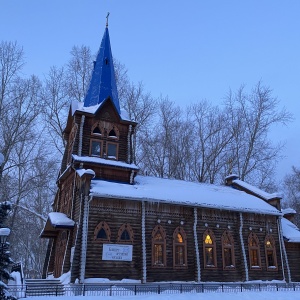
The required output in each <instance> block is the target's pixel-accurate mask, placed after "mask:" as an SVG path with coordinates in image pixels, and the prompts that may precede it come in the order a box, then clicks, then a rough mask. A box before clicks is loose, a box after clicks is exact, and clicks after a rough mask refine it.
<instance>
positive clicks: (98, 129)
mask: <svg viewBox="0 0 300 300" xmlns="http://www.w3.org/2000/svg"><path fill="white" fill-rule="evenodd" d="M93 134H97V135H101V130H100V128H99V127H98V126H96V127H95V128H94V130H93Z"/></svg>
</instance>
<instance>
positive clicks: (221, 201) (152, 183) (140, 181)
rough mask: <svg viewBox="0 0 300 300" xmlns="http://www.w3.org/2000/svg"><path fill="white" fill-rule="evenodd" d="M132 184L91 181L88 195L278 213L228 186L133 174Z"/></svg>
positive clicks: (278, 213) (260, 200) (261, 201)
mask: <svg viewBox="0 0 300 300" xmlns="http://www.w3.org/2000/svg"><path fill="white" fill-rule="evenodd" d="M134 181H135V183H134V184H133V185H129V184H121V183H113V182H107V181H103V180H92V184H91V190H90V194H91V196H95V197H101V198H110V199H124V200H137V201H148V202H161V203H170V204H178V205H187V206H194V207H205V208H211V209H221V210H229V211H241V212H251V213H257V214H270V215H282V213H281V212H280V211H279V210H277V209H276V208H275V207H274V206H272V205H270V204H268V203H267V202H265V201H264V200H262V199H260V198H258V197H255V196H253V195H250V194H247V193H245V192H243V191H240V190H237V189H233V188H231V187H228V186H221V185H213V184H204V183H195V182H188V181H183V180H174V179H162V178H156V177H150V176H136V178H135V180H134Z"/></svg>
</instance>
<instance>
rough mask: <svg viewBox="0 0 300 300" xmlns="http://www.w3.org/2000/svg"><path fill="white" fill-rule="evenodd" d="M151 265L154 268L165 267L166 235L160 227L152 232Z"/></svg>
mask: <svg viewBox="0 0 300 300" xmlns="http://www.w3.org/2000/svg"><path fill="white" fill-rule="evenodd" d="M152 265H153V266H154V267H165V266H166V234H165V231H164V229H163V227H162V226H160V225H157V226H156V227H155V228H154V229H153V231H152Z"/></svg>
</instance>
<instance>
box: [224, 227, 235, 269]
mask: <svg viewBox="0 0 300 300" xmlns="http://www.w3.org/2000/svg"><path fill="white" fill-rule="evenodd" d="M225 239H226V240H229V242H230V244H226V245H225ZM221 242H222V261H223V270H234V269H235V254H234V240H233V236H232V234H231V233H230V232H229V231H228V230H225V231H224V232H223V234H222V237H221ZM228 249H229V250H230V252H231V262H232V264H231V265H230V266H227V265H226V259H225V258H226V257H225V256H226V255H225V251H226V250H228Z"/></svg>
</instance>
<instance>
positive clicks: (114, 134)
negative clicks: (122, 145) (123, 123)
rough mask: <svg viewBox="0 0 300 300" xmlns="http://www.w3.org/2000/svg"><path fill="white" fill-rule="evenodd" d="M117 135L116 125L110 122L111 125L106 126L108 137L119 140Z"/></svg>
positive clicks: (118, 132)
mask: <svg viewBox="0 0 300 300" xmlns="http://www.w3.org/2000/svg"><path fill="white" fill-rule="evenodd" d="M112 132H113V133H112ZM119 137H120V131H119V128H118V127H117V126H116V125H114V124H112V125H111V126H109V128H107V138H108V139H112V140H119Z"/></svg>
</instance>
